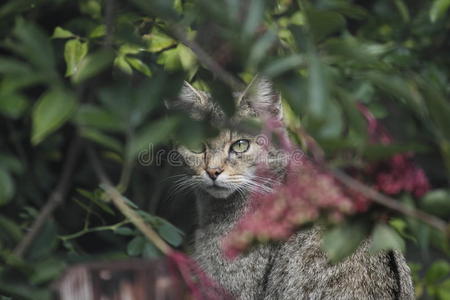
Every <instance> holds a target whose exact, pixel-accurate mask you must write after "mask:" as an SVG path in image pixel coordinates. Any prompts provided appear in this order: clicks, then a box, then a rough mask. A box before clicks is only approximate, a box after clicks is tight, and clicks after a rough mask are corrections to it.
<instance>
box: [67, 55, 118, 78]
mask: <svg viewBox="0 0 450 300" xmlns="http://www.w3.org/2000/svg"><path fill="white" fill-rule="evenodd" d="M113 61H114V54H113V53H112V52H111V51H110V50H106V49H105V50H99V51H97V52H95V53H93V54H90V55H87V56H86V57H85V58H84V59H83V60H82V61H81V62H80V64H79V66H78V68H77V72H75V73H74V74H73V76H72V81H73V82H74V83H81V82H83V81H84V80H86V79H89V78H91V77H93V76H95V75H97V74H98V73H100V72H101V71H103V70H105V69H106V68H107V67H109V66H111V64H112V62H113Z"/></svg>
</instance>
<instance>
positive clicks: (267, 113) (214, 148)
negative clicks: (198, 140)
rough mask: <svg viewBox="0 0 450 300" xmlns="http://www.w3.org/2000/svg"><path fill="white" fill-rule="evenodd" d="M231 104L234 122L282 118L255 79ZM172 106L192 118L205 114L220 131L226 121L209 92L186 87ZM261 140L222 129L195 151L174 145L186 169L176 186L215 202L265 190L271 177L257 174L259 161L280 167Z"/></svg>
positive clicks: (264, 84)
mask: <svg viewBox="0 0 450 300" xmlns="http://www.w3.org/2000/svg"><path fill="white" fill-rule="evenodd" d="M230 101H235V103H236V106H237V111H236V118H237V119H240V118H241V119H242V118H247V117H259V118H261V119H262V120H264V119H268V118H270V119H278V120H281V119H282V106H281V100H280V96H279V94H278V93H276V92H274V90H273V89H272V85H271V83H270V82H269V81H267V80H263V79H258V80H256V81H255V82H253V83H252V84H251V85H250V86H249V87H247V89H246V90H245V91H244V92H242V93H236V94H235V95H234V99H230ZM171 106H172V107H176V108H178V109H182V110H184V111H187V112H189V113H190V115H191V116H192V117H193V118H196V119H202V118H204V117H207V116H208V117H209V118H211V119H212V120H213V122H217V124H216V125H218V127H219V129H221V128H220V127H221V125H220V124H223V122H222V121H223V120H224V118H225V114H224V113H223V111H222V110H221V109H220V108H219V107H218V106H217V104H216V103H215V102H214V101H212V100H211V96H210V95H209V94H208V93H205V92H202V91H199V90H197V89H195V88H194V87H192V86H191V85H189V84H188V83H185V84H184V86H183V88H182V91H181V93H180V95H179V97H178V98H177V99H176V100H175V101H172V103H171ZM265 141H266V140H264V139H261V136H254V135H251V134H248V133H242V132H238V131H234V130H230V129H226V128H223V129H222V130H221V132H220V134H219V135H218V136H217V137H215V138H213V139H210V140H207V141H204V142H203V143H202V144H201V145H200V146H199V147H195V148H196V149H189V148H187V147H184V146H179V147H178V149H177V150H178V152H179V153H180V154H181V156H182V158H183V160H184V162H185V164H186V166H187V167H188V168H187V171H186V174H184V176H183V177H182V178H181V179H179V181H178V183H177V184H178V188H179V189H180V190H184V189H188V188H190V189H194V190H196V191H197V192H205V193H207V194H209V195H211V196H213V197H214V198H227V197H229V196H230V195H232V194H234V193H236V194H241V195H243V194H245V193H247V192H248V191H252V190H257V191H259V192H270V190H271V186H272V184H273V179H270V178H268V177H262V176H258V175H257V174H256V173H257V167H258V166H259V164H261V163H264V164H266V166H268V167H269V168H272V169H273V171H275V173H280V172H281V171H282V170H281V169H283V168H284V166H283V164H280V162H279V161H277V159H274V158H273V157H272V156H271V153H272V152H273V150H274V149H273V148H272V147H271V146H268V145H266V143H265Z"/></svg>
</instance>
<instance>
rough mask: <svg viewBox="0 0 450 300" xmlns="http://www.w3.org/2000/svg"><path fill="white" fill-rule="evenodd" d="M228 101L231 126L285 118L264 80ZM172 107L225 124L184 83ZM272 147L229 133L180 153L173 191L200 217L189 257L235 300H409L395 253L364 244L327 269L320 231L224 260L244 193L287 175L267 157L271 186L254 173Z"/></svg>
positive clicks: (405, 272) (405, 274) (403, 267)
mask: <svg viewBox="0 0 450 300" xmlns="http://www.w3.org/2000/svg"><path fill="white" fill-rule="evenodd" d="M234 96H235V99H234V101H236V106H237V112H236V114H235V117H233V118H234V121H236V120H239V119H242V118H247V117H260V118H262V117H263V116H265V117H271V118H275V119H278V120H282V118H283V109H282V105H281V100H280V95H279V94H278V93H276V92H275V91H274V90H273V87H272V85H271V83H270V82H269V81H267V80H265V79H257V80H254V82H252V83H251V84H250V85H249V87H247V89H246V90H245V91H244V92H242V93H236V94H235V95H234ZM230 101H231V100H230ZM170 106H171V107H172V108H177V109H180V110H184V111H187V112H188V113H189V114H190V115H191V117H193V118H195V119H202V118H210V119H211V121H212V124H215V125H216V126H217V127H219V128H220V127H222V126H225V124H229V123H226V122H227V121H229V120H227V117H226V115H225V114H224V112H223V111H222V110H221V109H220V107H219V106H218V105H217V104H216V103H215V102H213V101H212V100H211V97H210V95H209V94H208V93H205V92H203V91H199V90H197V89H195V88H194V87H192V86H191V85H190V84H188V83H185V84H184V86H183V88H182V91H181V93H180V95H179V97H178V98H177V99H175V100H174V101H171V102H170ZM232 121H233V120H232ZM227 128H229V127H227ZM270 147H271V148H269V149H267V147H263V146H262V145H260V144H259V143H257V142H256V140H255V135H251V134H248V133H242V132H239V131H237V130H230V129H222V131H221V132H220V134H219V135H218V136H217V137H216V138H213V139H211V140H208V141H205V143H204V144H202V145H199V146H198V147H194V148H195V149H194V148H191V149H190V148H187V147H185V146H179V147H178V152H179V153H180V155H181V156H182V158H183V161H184V162H185V167H186V173H185V174H184V176H183V178H182V179H180V180H179V186H178V188H179V189H180V190H183V189H188V188H190V189H192V190H193V191H194V193H195V197H196V202H197V209H198V214H199V225H198V229H197V230H196V233H195V236H194V238H193V239H192V244H193V249H192V257H193V258H194V259H195V260H196V261H197V263H198V264H199V265H200V266H201V267H202V268H203V270H205V272H207V273H208V274H209V275H210V276H211V277H212V278H213V279H214V280H215V281H217V283H219V284H220V285H221V286H223V287H224V288H225V289H226V290H227V291H228V292H229V293H230V294H231V295H232V296H233V297H235V298H236V299H245V300H247V299H413V298H414V289H413V285H412V281H411V277H410V270H409V268H408V266H407V264H406V262H405V259H404V257H403V256H402V254H401V253H399V252H397V251H385V252H381V253H379V254H374V255H371V254H369V252H368V249H369V246H370V241H365V242H363V243H361V245H360V246H359V248H358V249H357V250H356V251H355V252H354V253H353V254H352V255H351V256H349V257H347V258H346V259H344V260H343V261H341V262H339V263H337V264H331V263H330V262H329V261H328V260H327V257H326V255H325V253H324V252H323V251H322V249H321V247H320V244H321V230H320V228H319V227H318V226H316V227H312V228H309V229H304V230H302V231H299V232H298V233H296V234H294V235H293V236H292V237H291V238H290V239H289V240H288V241H286V242H284V243H278V244H275V243H269V244H263V245H258V246H255V247H254V248H253V249H251V250H250V251H249V252H247V253H245V254H242V255H241V256H239V257H238V258H236V259H235V260H229V259H227V258H226V257H224V254H223V252H222V249H221V241H222V240H223V238H224V236H225V235H226V234H227V233H228V232H230V230H231V229H232V228H233V226H234V225H235V224H236V222H237V221H238V219H239V218H240V217H241V216H242V215H243V214H244V212H245V211H246V209H247V208H248V204H249V203H248V202H249V201H248V195H249V193H250V192H251V191H254V190H260V191H262V192H264V191H270V187H271V185H273V184H276V181H279V182H282V181H283V177H284V176H287V175H286V163H285V162H282V161H281V162H280V161H279V160H276V159H274V160H271V159H270V155H269V156H267V157H269V158H268V165H269V168H270V169H271V170H272V171H273V173H274V174H275V179H276V180H274V179H268V178H267V179H266V178H261V177H258V176H257V175H256V170H257V166H258V163H257V161H258V159H257V158H258V157H260V156H261V155H267V154H268V152H269V153H270V152H271V151H273V150H275V149H274V147H275V146H270Z"/></svg>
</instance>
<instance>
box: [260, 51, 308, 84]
mask: <svg viewBox="0 0 450 300" xmlns="http://www.w3.org/2000/svg"><path fill="white" fill-rule="evenodd" d="M305 64H306V62H305V58H304V56H303V55H300V54H292V55H290V56H285V57H281V58H278V59H276V60H274V61H273V62H271V63H270V64H268V65H267V66H266V67H265V68H264V69H263V71H262V72H261V73H263V74H265V75H266V76H267V77H269V78H274V77H277V76H280V75H281V74H283V73H285V72H287V71H289V70H293V69H298V68H299V67H301V66H304V65H305Z"/></svg>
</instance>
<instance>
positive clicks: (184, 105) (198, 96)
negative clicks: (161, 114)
mask: <svg viewBox="0 0 450 300" xmlns="http://www.w3.org/2000/svg"><path fill="white" fill-rule="evenodd" d="M164 103H165V105H166V107H167V108H169V109H190V108H193V107H196V106H200V105H205V103H206V97H205V95H204V94H203V93H202V92H201V91H199V90H197V89H196V88H194V87H193V86H192V85H190V84H189V83H188V82H186V81H185V82H184V83H183V87H182V88H181V90H180V93H179V94H178V97H176V98H174V99H170V100H165V101H164Z"/></svg>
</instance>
